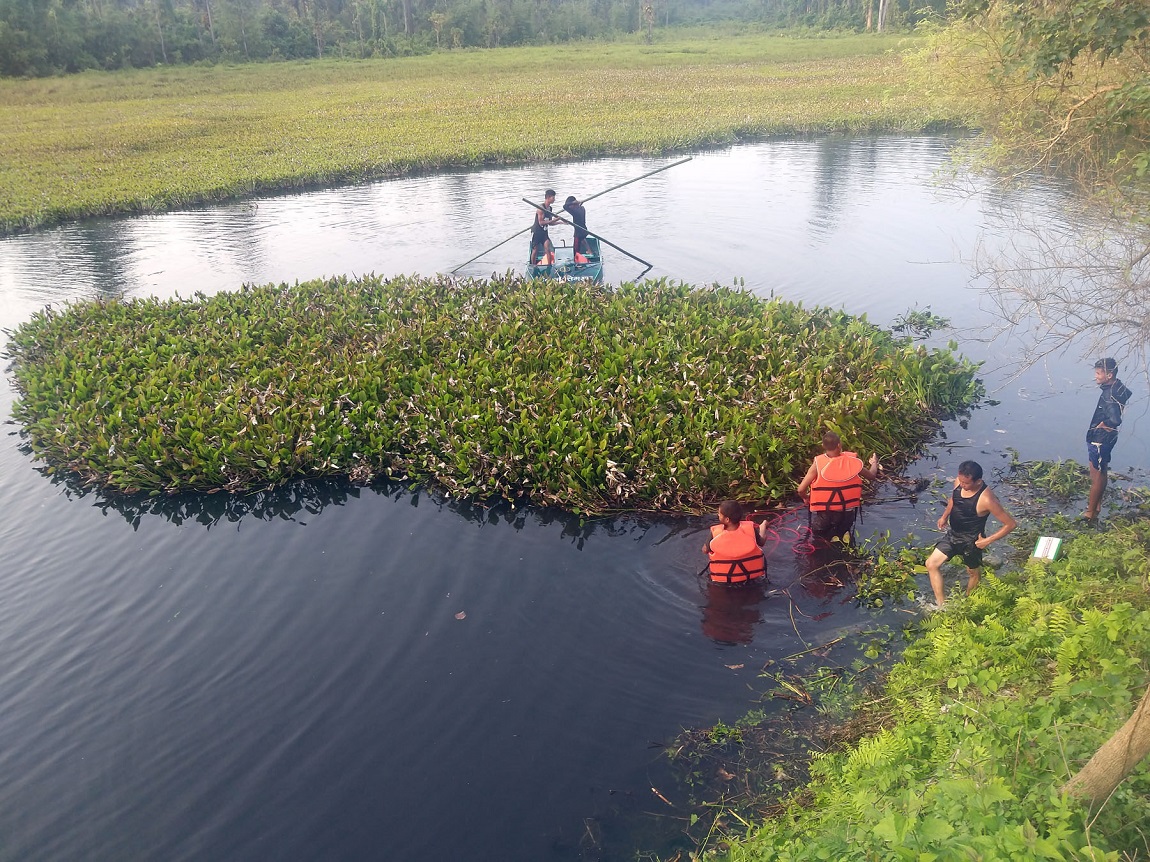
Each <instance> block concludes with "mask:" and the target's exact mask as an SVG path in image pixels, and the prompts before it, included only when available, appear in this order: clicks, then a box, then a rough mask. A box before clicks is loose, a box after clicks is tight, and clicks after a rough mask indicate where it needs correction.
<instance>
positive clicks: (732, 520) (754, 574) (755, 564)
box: [703, 500, 767, 584]
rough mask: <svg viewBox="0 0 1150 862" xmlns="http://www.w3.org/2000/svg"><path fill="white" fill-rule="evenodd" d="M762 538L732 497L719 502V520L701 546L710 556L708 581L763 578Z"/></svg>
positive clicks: (745, 580)
mask: <svg viewBox="0 0 1150 862" xmlns="http://www.w3.org/2000/svg"><path fill="white" fill-rule="evenodd" d="M762 545H763V539H762V537H761V536H760V535H759V531H758V530H756V529H755V525H754V522H753V521H751V519H750V518H748V517H746V514H745V512H744V511H743V505H742V504H741V503H739V502H737V501H735V500H724V501H723V502H722V503H720V504H719V523H717V524H715V525H714V526H713V527H711V538H710V540H709V541H707V542H706V543H705V544H704V545H703V553H704V554H706V555H707V556H708V557H709V558H710V562H709V563H708V568H709V569H710V573H711V581H712V582H714V583H719V584H745V583H747V582H748V581H753V580H755V579H757V578H763V577H766V574H767V560H766V558H765V557H764V556H763V548H762Z"/></svg>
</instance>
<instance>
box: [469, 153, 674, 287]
mask: <svg viewBox="0 0 1150 862" xmlns="http://www.w3.org/2000/svg"><path fill="white" fill-rule="evenodd" d="M693 158H694V156H687V157H686V158H685V159H679V161H677V162H671V164H669V165H663V167H661V168H655V170H653V171H647V173H645V174H641V175H640V176H637V177H634V178H632V179H629V180H627V181H626V182H622V183H619V184H618V185H614V186H611V188H609V189H603V191H601V192H595V194H593V195H591V196H590V197H586V198H583V203H586V202H587V201H590V200H594V199H595V198H597V197H601V196H603V195H605V194H607V193H608V192H613V191H615V189H621V188H623V186H629V185H631V183H637V182H639V180H645V179H647V177H653V176H654V175H655V174H657V173H661V172H662V171H665V170H668V169H670V168H673V167H676V166H677V165H681V164H683V163H685V162H689V161H691V159H693ZM524 200H526V198H524ZM527 203H529V204H531V206H533V207H536V208H537V209H539V208H540V207H539V206H538V205H537V204H534V203H532V202H531V201H527ZM568 224H570V222H568ZM529 230H531V225H528V226H527V227H525V228H523V230H517V231H515V233H513V234H511V236H509V237H507V239H504V240H500V241H499V242H497V243H496V244H495V245H493V246H491V248H489V249H486V250H484V251H481V252H480V253H479V254H477V255H475V257H473V258H471V260H465V261H464V262H463V263H461V264H459V266H457V267H455V269H453V270H451V272H452V273H453V274H454V273H456V272H458V271H459V270H461V269H463V267H465V266H467V264H469V263H474V262H475V261H477V260H479V258H481V257H483V255H485V254H490V253H491V252H493V251H495V249H497V248H499V246H501V245H506V244H507V243H509V242H511V240H513V239H515V237H517V236H522V235H523V234H525V233H527V231H529ZM588 233H589V234H590V235H591V236H595V234H593V233H591V232H590V231H588ZM596 238H597V239H599V240H601V241H603V242H606V243H607V245H610V246H611V248H614V249H617V250H618V251H623V249H621V248H619V247H618V246H616V245H612V244H611V243H610V242H607V240H605V239H603V238H602V237H596ZM623 254H627V252H625V251H623ZM627 256H628V257H633V255H629V254H628V255H627ZM635 260H639V258H637V257H636V258H635ZM639 262H640V263H645V264H647V269H650V268H651V264H649V263H647V261H645V260H639Z"/></svg>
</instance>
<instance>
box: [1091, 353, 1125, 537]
mask: <svg viewBox="0 0 1150 862" xmlns="http://www.w3.org/2000/svg"><path fill="white" fill-rule="evenodd" d="M1094 382H1095V383H1097V384H1098V385H1099V386H1100V387H1102V391H1101V392H1100V393H1099V395H1098V405H1097V406H1096V407H1095V408H1094V415H1093V416H1092V417H1091V418H1090V427H1089V428H1087V429H1086V457H1087V460H1088V461H1089V463H1090V497H1089V499H1088V500H1087V503H1086V511H1085V512H1083V513H1082V517H1083V518H1085V519H1086V520H1088V521H1093V520H1094V519H1095V518H1097V517H1098V510H1099V509H1101V508H1102V495H1103V493H1105V491H1106V479H1107V473H1108V471H1109V468H1110V453H1111V452H1112V451H1114V444H1115V443H1117V442H1118V426H1119V425H1121V424H1122V411H1123V410H1125V409H1126V402H1127V401H1129V400H1130V394H1131V393H1130V390H1129V389H1127V388H1126V384H1125V383H1123V382H1122V381H1121V380H1119V379H1118V363H1117V362H1115V361H1114V360H1113V359H1111V358H1110V357H1106V358H1105V359H1099V360H1098V361H1097V362H1095V363H1094Z"/></svg>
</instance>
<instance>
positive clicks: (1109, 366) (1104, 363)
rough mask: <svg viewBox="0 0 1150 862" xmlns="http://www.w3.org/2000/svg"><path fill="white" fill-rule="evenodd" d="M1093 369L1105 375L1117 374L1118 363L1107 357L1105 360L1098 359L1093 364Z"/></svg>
mask: <svg viewBox="0 0 1150 862" xmlns="http://www.w3.org/2000/svg"><path fill="white" fill-rule="evenodd" d="M1094 367H1095V368H1101V369H1102V370H1103V371H1105V372H1106V373H1107V374H1115V375H1117V374H1118V363H1117V362H1115V361H1114V360H1113V359H1111V358H1110V357H1109V356H1107V357H1106V358H1105V359H1099V360H1098V361H1097V362H1095V363H1094Z"/></svg>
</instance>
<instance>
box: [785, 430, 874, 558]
mask: <svg viewBox="0 0 1150 862" xmlns="http://www.w3.org/2000/svg"><path fill="white" fill-rule="evenodd" d="M864 477H865V478H867V479H870V480H871V481H872V482H873V481H874V480H875V479H876V478H877V477H878V455H871V456H870V464H869V465H866V464H863V462H862V459H861V458H859V456H858V455H856V454H855V453H854V452H844V451H843V441H842V438H841V437H839V435H838V434H836V433H835V432H834V431H828V432H827V433H826V434H824V435H823V454H821V455H816V456H815V461H814V463H813V464H811V467H810V469H809V470H807V475H805V476H804V477H803V481H802V482H800V483H799V488H798V491H799V496H800V497H803V498H804V499H805V500H806V501H807V506H808V507H809V508H810V510H811V515H812V520H811V532H812V533H813V534H814V535H815V536H817V537H818V538H820V539H831V538H834V537H836V536H843V535H846V534H849V533H850V531H851V530H852V529H853V528H854V525H855V517H856V516H857V515H858V511H859V508H860V507H861V506H862V488H863V486H862V480H863V478H864Z"/></svg>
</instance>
